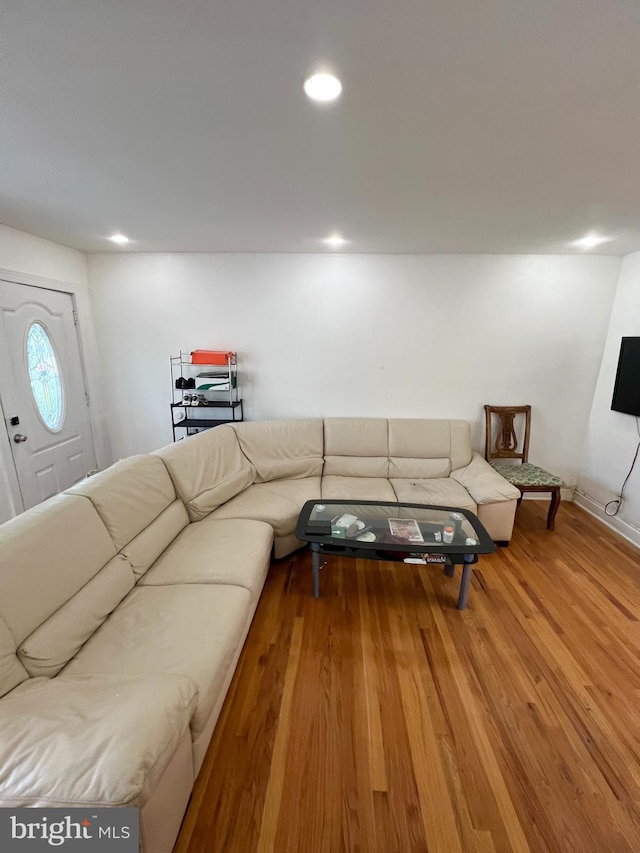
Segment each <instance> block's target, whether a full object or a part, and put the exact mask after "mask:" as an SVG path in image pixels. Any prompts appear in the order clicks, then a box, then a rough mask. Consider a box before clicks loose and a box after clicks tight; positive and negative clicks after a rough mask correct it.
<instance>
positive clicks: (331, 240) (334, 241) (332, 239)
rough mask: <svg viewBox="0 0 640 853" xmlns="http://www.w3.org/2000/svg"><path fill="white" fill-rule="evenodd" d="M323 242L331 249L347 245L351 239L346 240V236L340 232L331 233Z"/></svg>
mask: <svg viewBox="0 0 640 853" xmlns="http://www.w3.org/2000/svg"><path fill="white" fill-rule="evenodd" d="M322 242H323V243H324V244H325V246H328V247H329V248H330V249H341V248H342V247H343V246H346V245H347V244H348V243H349V240H345V239H344V237H341V236H340V234H331V235H330V236H329V237H326V238H325V239H324V240H323V241H322Z"/></svg>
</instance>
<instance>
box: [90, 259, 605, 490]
mask: <svg viewBox="0 0 640 853" xmlns="http://www.w3.org/2000/svg"><path fill="white" fill-rule="evenodd" d="M88 267H89V281H90V291H91V298H92V303H93V307H94V315H95V319H96V328H97V335H98V341H99V346H100V351H101V355H102V387H103V389H104V395H105V401H106V407H107V409H108V412H109V427H110V434H111V438H112V442H113V448H114V455H115V456H116V457H121V456H126V455H129V454H132V453H138V452H146V451H149V450H151V449H153V448H156V447H159V446H161V445H163V444H165V443H167V442H169V441H170V440H171V431H170V420H169V409H168V403H169V398H170V381H169V355H170V354H171V353H177V352H178V351H179V350H180V349H183V350H187V351H190V350H192V349H195V348H213V349H227V348H229V349H233V350H237V351H238V353H239V360H240V365H241V371H242V373H243V374H244V376H243V378H244V396H245V398H246V400H247V404H248V405H247V409H246V415H247V417H248V418H249V419H252V420H253V419H263V418H270V417H274V418H278V417H289V416H292V417H302V416H323V415H326V416H331V415H369V416H375V415H378V416H395V417H436V418H437V417H443V418H447V417H460V418H464V419H467V420H470V421H472V422H473V424H474V442H475V445H476V447H478V448H480V446H481V443H482V441H483V429H482V416H483V411H482V406H483V404H484V403H487V402H488V403H493V404H519V403H531V404H532V406H533V407H534V413H533V438H532V445H531V459H532V461H535V462H537V463H538V464H541V465H544V466H548V467H549V468H550V469H551V470H553V471H556V472H557V473H558V474H560V476H562V477H563V478H564V479H565V480H566V481H567V483H568V484H570V485H572V486H573V485H575V483H576V479H577V472H578V463H579V457H580V453H581V450H582V445H583V441H584V438H585V434H586V427H587V423H588V419H589V410H590V407H591V401H592V397H593V391H594V388H595V383H596V379H597V376H598V370H599V367H600V359H601V356H602V350H603V345H604V341H605V336H606V330H607V325H608V320H609V314H610V311H611V306H612V302H613V297H614V293H615V288H616V284H617V278H618V273H619V269H620V260H619V259H618V258H613V257H604V256H589V257H585V256H579V257H577V256H553V257H547V256H499V255H476V256H471V255H432V256H425V255H348V254H345V255H259V254H256V255H223V254H220V255H206V254H147V255H144V254H140V255H133V254H122V255H113V254H110V255H93V256H89V258H88Z"/></svg>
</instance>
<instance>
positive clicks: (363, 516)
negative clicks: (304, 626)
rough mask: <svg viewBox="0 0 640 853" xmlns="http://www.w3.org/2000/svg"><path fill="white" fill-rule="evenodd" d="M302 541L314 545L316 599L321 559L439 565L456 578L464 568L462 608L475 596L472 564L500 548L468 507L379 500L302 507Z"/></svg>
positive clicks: (299, 527)
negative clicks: (330, 556) (471, 593)
mask: <svg viewBox="0 0 640 853" xmlns="http://www.w3.org/2000/svg"><path fill="white" fill-rule="evenodd" d="M296 537H297V538H298V539H300V540H301V541H302V542H309V543H310V545H311V556H312V562H313V597H314V598H318V596H319V595H320V569H321V559H320V555H328V554H334V555H340V556H345V557H361V558H364V559H366V560H392V561H395V562H405V563H418V564H435V565H441V566H443V567H444V571H445V573H446V574H447V576H448V577H453V576H454V573H455V566H456V565H460V566H462V578H461V581H460V592H459V595H458V610H464V609H465V607H466V606H467V599H468V597H469V584H470V582H471V572H472V568H471V567H472V565H473V564H474V563H477V561H478V554H491V553H493V551H495V550H496V546H495V544H494V542H493V540H492V539H491V537H490V536H489V534H488V533H487V531H486V530H485V529H484V527H483V526H482V524H481V523H480V521H479V520H478V518H477V516H475V515H474V514H473V513H472V512H470V511H469V510H466V509H460V508H457V507H450V506H426V505H424V504H405V503H385V502H382V503H379V502H377V501H340V500H313V501H307V502H306V503H305V505H304V506H303V507H302V510H301V512H300V516H299V517H298V523H297V525H296Z"/></svg>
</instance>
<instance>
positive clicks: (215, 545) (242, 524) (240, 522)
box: [140, 517, 273, 600]
mask: <svg viewBox="0 0 640 853" xmlns="http://www.w3.org/2000/svg"><path fill="white" fill-rule="evenodd" d="M272 544H273V528H272V527H271V525H270V524H267V523H266V522H264V521H254V520H250V519H239V518H226V519H221V520H216V519H212V518H211V517H209V518H205V519H204V520H203V521H196V522H194V523H193V524H190V525H189V526H188V527H187V528H186V529H185V530H183V531H182V533H181V534H180V535H179V536H178V537H177V539H176V540H175V541H174V542H173V543H172V544H171V545H169V547H168V548H167V550H166V551H165V552H164V554H163V555H162V556H161V557H160V558H159V559H158V561H157V562H156V564H155V565H154V566H152V567H151V569H150V570H149V571H148V572H147V573H146V575H144V577H143V578H141V580H140V585H141V586H163V585H166V584H184V583H220V584H233V585H235V586H243V587H245V589H248V590H249V592H250V593H251V598H252V600H255V599H256V598H257V597H258V596H259V595H260V591H261V590H262V587H263V585H264V581H265V578H266V576H267V570H268V568H269V563H270V561H271V546H272Z"/></svg>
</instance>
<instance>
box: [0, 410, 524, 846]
mask: <svg viewBox="0 0 640 853" xmlns="http://www.w3.org/2000/svg"><path fill="white" fill-rule="evenodd" d="M321 497H324V498H354V499H363V500H377V499H379V500H401V501H408V502H417V503H434V504H442V505H447V506H459V507H465V508H467V509H470V510H472V511H474V512H477V513H478V516H479V518H480V520H481V521H482V522H483V523H484V525H485V526H486V528H487V529H488V531H489V533H490V534H491V535H492V537H493V538H494V539H495V540H497V541H508V540H509V538H510V536H511V529H512V526H513V518H514V515H515V508H516V501H517V498H518V497H519V492H518V491H517V489H514V488H513V487H512V486H510V485H509V484H508V483H507V482H506V481H505V480H504V479H503V478H501V477H500V476H499V475H497V474H496V473H495V472H494V471H493V470H492V469H491V468H490V466H489V465H488V464H487V463H486V462H485V461H484V460H483V459H482V458H481V457H480V456H479V455H478V454H476V453H474V452H472V450H471V444H470V430H469V425H468V424H466V423H465V422H463V421H429V420H400V419H393V420H386V419H376V418H329V419H325V420H321V419H317V420H297V421H296V420H286V421H271V422H249V423H239V424H235V425H229V426H222V427H218V428H216V429H213V430H209V431H207V432H204V433H201V434H200V435H197V436H194V437H192V438H189V439H185V440H184V441H180V442H178V443H177V444H172V445H169V446H167V447H165V448H162V449H161V450H159V451H157V452H155V453H153V454H149V455H146V456H134V457H131V458H129V459H125V460H124V461H121V462H119V463H117V464H116V465H114V466H112V467H111V468H109V469H108V470H106V471H104V472H102V473H100V474H98V475H96V476H95V477H93V478H91V479H88V480H85V481H83V482H82V483H80V484H79V485H77V486H75V487H74V488H72V489H70V490H68V491H67V492H65V493H63V494H61V495H58V496H56V497H55V498H52V499H51V500H49V501H46V502H45V503H44V504H41V505H40V506H38V507H36V508H34V509H32V510H29V511H28V512H26V513H24V514H23V515H21V516H18V517H17V518H15V519H13V520H12V521H10V522H8V523H7V524H5V525H3V526H2V527H1V528H0V696H1V697H2V698H1V699H0V806H5V807H7V806H9V807H18V806H63V807H65V806H79V805H89V804H91V805H95V806H99V805H106V806H138V807H140V815H141V835H142V842H141V845H142V846H141V849H142V850H143V851H145V853H168V851H170V850H171V848H172V846H173V844H174V841H175V838H176V836H177V833H178V830H179V827H180V821H181V819H182V816H183V814H184V810H185V808H186V805H187V802H188V798H189V794H190V792H191V788H192V785H193V782H194V779H195V777H196V775H197V773H198V770H199V768H200V766H201V764H202V761H203V758H204V755H205V752H206V749H207V746H208V744H209V741H210V738H211V735H212V732H213V729H214V726H215V724H216V721H217V719H218V716H219V713H220V710H221V707H222V703H223V701H224V698H225V695H226V693H227V690H228V687H229V684H230V681H231V678H232V676H233V673H234V671H235V667H236V663H237V660H238V657H239V655H240V652H241V650H242V646H243V644H244V640H245V637H246V635H247V632H248V630H249V626H250V624H251V620H252V617H253V614H254V611H255V608H256V606H257V603H258V600H259V596H260V591H261V589H262V586H263V584H264V580H265V577H266V574H267V570H268V567H269V563H270V560H271V556H272V554H273V555H275V557H283V556H285V555H286V554H289V553H291V552H292V551H293V550H295V549H296V548H298V547H299V546H300V544H301V543H299V542H298V540H297V539H296V538H295V536H294V529H295V524H296V520H297V517H298V514H299V512H300V509H301V507H302V505H303V503H304V502H305V501H306V500H309V499H312V498H321Z"/></svg>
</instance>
